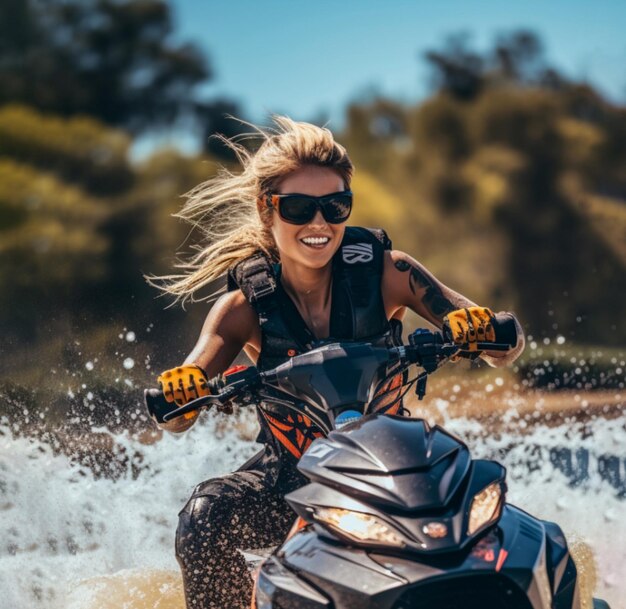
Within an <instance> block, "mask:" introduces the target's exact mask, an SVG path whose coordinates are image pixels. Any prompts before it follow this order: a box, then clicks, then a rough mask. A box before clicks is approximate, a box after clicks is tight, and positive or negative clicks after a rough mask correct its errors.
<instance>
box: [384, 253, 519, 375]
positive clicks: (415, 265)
mask: <svg viewBox="0 0 626 609" xmlns="http://www.w3.org/2000/svg"><path fill="white" fill-rule="evenodd" d="M383 295H384V299H385V309H386V310H387V315H388V316H392V315H394V314H395V312H396V311H397V310H400V309H401V308H402V307H408V308H410V309H411V310H412V311H415V313H417V314H418V315H420V316H421V317H423V318H424V319H426V320H427V321H429V322H431V323H432V324H434V325H435V326H437V328H440V329H441V327H442V325H443V318H444V317H445V316H446V315H447V314H448V313H451V312H452V311H454V310H456V309H463V308H465V307H473V306H476V304H475V303H474V302H472V301H471V300H469V299H468V298H466V297H465V296H463V295H462V294H459V293H458V292H455V291H454V290H452V289H450V288H449V287H447V286H446V285H444V284H443V283H441V282H440V281H439V280H438V279H437V278H436V277H435V276H434V275H433V274H432V273H430V272H429V271H428V270H427V269H426V268H425V267H424V266H423V265H421V264H420V263H419V262H417V260H415V259H414V258H412V257H411V256H409V255H408V254H405V253H404V252H400V251H397V250H394V251H391V252H387V253H386V254H385V267H384V272H383ZM516 327H517V337H518V339H517V345H516V346H515V347H514V348H513V349H512V350H510V351H508V352H504V353H503V352H500V351H488V352H485V353H483V355H482V356H481V357H483V359H485V361H487V363H489V364H490V365H492V366H501V365H507V364H509V363H511V362H512V361H514V360H515V359H516V358H517V356H518V355H519V354H520V353H521V352H522V351H523V349H524V335H523V332H522V329H521V327H520V325H519V323H518V322H517V320H516Z"/></svg>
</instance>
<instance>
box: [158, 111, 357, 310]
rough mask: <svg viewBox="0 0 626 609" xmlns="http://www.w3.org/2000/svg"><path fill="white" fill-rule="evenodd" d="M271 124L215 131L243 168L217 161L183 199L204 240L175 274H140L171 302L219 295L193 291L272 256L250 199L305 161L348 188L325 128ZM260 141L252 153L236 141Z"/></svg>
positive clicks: (348, 172) (337, 149)
mask: <svg viewBox="0 0 626 609" xmlns="http://www.w3.org/2000/svg"><path fill="white" fill-rule="evenodd" d="M273 122H274V124H275V127H273V128H266V129H263V128H260V127H257V126H255V125H252V124H250V123H246V124H248V125H250V126H251V127H252V128H254V130H255V131H254V132H253V133H248V134H245V135H244V136H239V137H238V138H233V139H227V138H225V137H223V136H217V137H218V138H219V139H221V141H222V142H223V143H224V144H225V145H226V146H228V147H229V148H230V149H231V150H232V151H233V152H234V153H235V154H236V156H237V159H238V161H239V163H240V164H241V166H242V168H243V170H242V171H241V173H232V172H231V171H229V170H228V169H226V168H225V167H220V169H219V171H218V173H217V175H216V176H215V177H213V178H211V179H209V180H207V181H206V182H203V183H202V184H199V185H198V186H196V187H195V188H194V189H192V190H191V191H189V192H188V193H187V194H186V195H185V197H186V199H187V201H186V202H185V204H184V206H183V208H182V210H181V211H180V212H179V213H177V214H175V217H178V218H182V219H183V220H186V221H187V222H189V223H191V224H192V225H193V226H194V227H195V228H197V229H199V231H200V232H201V234H202V235H203V237H204V239H205V240H206V243H207V245H206V246H201V247H200V248H198V249H199V251H198V252H197V253H196V254H195V255H194V256H192V257H191V258H190V259H189V260H188V261H186V262H182V263H180V264H178V265H177V268H180V269H183V272H182V273H180V274H172V275H165V276H163V277H147V280H148V282H149V283H150V284H151V285H154V286H156V287H158V288H159V289H160V290H162V291H163V292H166V293H168V294H171V295H173V296H174V297H175V298H176V300H175V302H181V303H182V304H184V303H185V302H186V301H191V302H194V301H199V300H211V299H212V298H214V297H215V296H216V294H217V293H219V291H218V290H214V291H213V292H212V293H210V294H209V295H208V296H204V297H202V298H197V297H196V296H195V295H196V292H197V291H198V290H200V289H201V288H204V287H206V286H207V285H208V284H210V283H212V282H213V281H215V280H216V279H218V278H219V277H221V276H222V275H223V274H224V273H226V272H227V271H228V270H229V269H230V268H232V267H234V266H235V265H236V264H237V263H239V262H241V261H242V260H245V259H246V258H249V257H250V256H252V255H254V254H256V253H258V252H261V253H263V254H265V255H266V256H267V257H268V258H269V259H270V260H273V261H278V260H280V256H279V252H278V250H277V248H276V244H275V242H274V238H273V236H272V233H271V230H270V227H271V224H272V213H273V210H272V209H270V208H266V207H263V208H261V207H260V206H259V205H258V198H259V197H260V196H262V195H263V194H265V193H267V192H269V191H272V190H274V189H276V188H277V187H278V185H279V184H280V182H281V180H282V179H284V178H285V177H286V176H287V175H288V174H290V173H292V172H294V171H296V170H297V169H300V168H301V167H303V166H306V165H316V166H320V167H328V168H329V169H333V170H334V171H336V172H337V173H338V174H339V176H340V177H341V178H342V179H343V181H344V184H345V188H349V187H350V182H351V180H352V173H353V171H354V167H353V165H352V162H351V161H350V158H349V157H348V153H347V152H346V149H345V148H344V147H343V146H341V145H340V144H338V143H337V142H336V141H335V139H334V137H333V134H332V133H331V132H330V130H329V129H327V128H325V127H318V126H316V125H312V124H310V123H303V122H296V121H293V120H292V119H290V118H288V117H286V116H274V117H273ZM250 139H260V140H261V145H260V146H259V147H258V149H257V151H256V152H250V151H249V150H248V149H247V148H245V147H244V146H243V145H241V144H240V143H239V142H240V141H244V140H250Z"/></svg>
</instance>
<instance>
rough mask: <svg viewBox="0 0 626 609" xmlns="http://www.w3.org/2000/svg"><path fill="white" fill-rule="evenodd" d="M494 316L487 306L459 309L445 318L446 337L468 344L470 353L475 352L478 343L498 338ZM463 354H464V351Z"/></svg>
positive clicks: (460, 343) (455, 341) (463, 344)
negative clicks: (494, 326)
mask: <svg viewBox="0 0 626 609" xmlns="http://www.w3.org/2000/svg"><path fill="white" fill-rule="evenodd" d="M494 318H495V316H494V314H493V313H492V311H491V309H487V308H486V307H468V308H466V309H457V310H456V311H452V313H448V315H446V316H445V317H444V318H443V335H444V338H445V339H446V340H452V341H453V342H454V343H455V344H457V345H459V346H461V345H462V346H466V347H467V348H468V349H469V351H470V353H471V352H474V353H475V352H476V351H477V347H476V344H477V343H479V342H494V341H495V340H496V333H495V331H494V329H493V323H492V322H493V320H494ZM465 353H467V352H465ZM474 353H472V355H473V354H474ZM461 354H462V355H463V353H461Z"/></svg>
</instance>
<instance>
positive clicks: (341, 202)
mask: <svg viewBox="0 0 626 609" xmlns="http://www.w3.org/2000/svg"><path fill="white" fill-rule="evenodd" d="M321 207H322V215H323V216H324V220H326V222H328V223H330V224H341V222H345V221H346V220H347V219H348V218H349V217H350V212H351V211H352V195H351V194H338V195H333V196H332V197H330V198H328V199H325V200H324V201H323V203H322V204H321Z"/></svg>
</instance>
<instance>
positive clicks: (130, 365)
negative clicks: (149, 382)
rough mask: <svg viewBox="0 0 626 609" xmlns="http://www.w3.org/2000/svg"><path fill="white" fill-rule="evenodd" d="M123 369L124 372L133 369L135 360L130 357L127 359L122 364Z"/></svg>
mask: <svg viewBox="0 0 626 609" xmlns="http://www.w3.org/2000/svg"><path fill="white" fill-rule="evenodd" d="M123 366H124V368H126V370H132V368H134V367H135V360H134V359H133V358H132V357H127V358H126V359H125V360H124V363H123Z"/></svg>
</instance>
